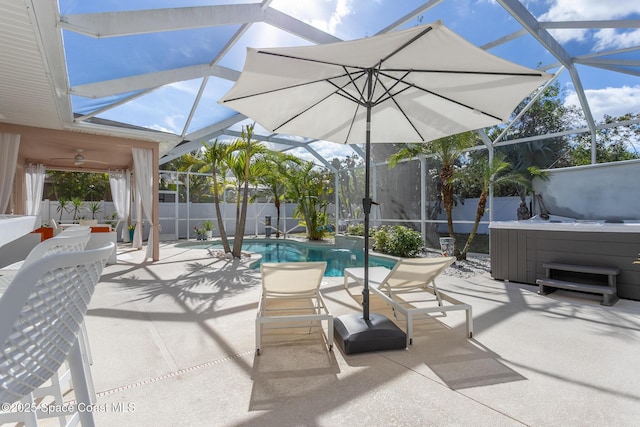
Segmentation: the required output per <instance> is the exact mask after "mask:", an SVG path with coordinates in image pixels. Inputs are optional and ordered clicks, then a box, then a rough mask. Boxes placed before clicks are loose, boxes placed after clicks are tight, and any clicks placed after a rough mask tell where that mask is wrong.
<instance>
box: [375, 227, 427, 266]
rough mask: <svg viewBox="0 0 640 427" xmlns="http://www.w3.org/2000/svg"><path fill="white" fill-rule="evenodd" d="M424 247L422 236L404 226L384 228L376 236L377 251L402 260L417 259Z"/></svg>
mask: <svg viewBox="0 0 640 427" xmlns="http://www.w3.org/2000/svg"><path fill="white" fill-rule="evenodd" d="M423 246H424V243H423V241H422V234H420V233H419V232H417V231H415V230H412V229H410V228H408V227H405V226H403V225H396V226H394V227H392V228H388V227H384V226H383V227H380V229H379V230H377V231H376V232H375V234H374V249H375V250H376V251H378V252H382V253H385V254H389V255H393V256H397V257H401V258H415V257H417V256H418V254H419V253H420V251H421V250H422V247H423Z"/></svg>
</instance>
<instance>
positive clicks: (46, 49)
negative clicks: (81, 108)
mask: <svg viewBox="0 0 640 427" xmlns="http://www.w3.org/2000/svg"><path fill="white" fill-rule="evenodd" d="M26 4H28V5H29V7H27V9H28V11H29V18H30V19H31V22H33V27H34V33H35V35H36V42H37V43H38V46H39V47H40V50H41V52H42V59H43V61H42V62H43V65H44V67H45V69H46V73H47V76H48V79H49V81H50V85H51V88H52V92H53V95H54V96H55V100H56V104H57V107H58V108H57V112H58V118H59V120H60V124H61V126H62V127H64V126H68V125H70V124H72V123H73V109H72V108H71V99H70V98H69V96H68V93H67V88H68V83H67V82H68V81H69V77H68V76H67V64H66V60H65V54H64V48H63V46H64V44H63V42H62V34H61V32H60V31H58V29H57V28H56V26H55V23H56V22H57V21H58V16H59V15H58V7H57V2H42V1H37V0H27V1H26Z"/></svg>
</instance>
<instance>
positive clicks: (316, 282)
mask: <svg viewBox="0 0 640 427" xmlns="http://www.w3.org/2000/svg"><path fill="white" fill-rule="evenodd" d="M326 268H327V263H326V262H289V263H287V262H283V263H262V265H261V266H260V271H261V274H262V295H261V297H260V302H259V304H258V315H257V317H256V352H257V354H260V352H261V350H262V335H263V333H264V330H265V329H276V328H305V330H307V328H308V329H309V333H310V332H311V330H312V328H322V322H323V321H327V346H328V347H329V351H331V349H332V348H333V316H332V315H331V314H330V313H329V310H328V309H327V305H326V304H325V302H324V299H323V298H322V295H321V294H320V283H322V277H323V276H324V271H325V269H326Z"/></svg>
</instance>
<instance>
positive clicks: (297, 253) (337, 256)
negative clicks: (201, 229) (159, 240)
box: [189, 239, 396, 277]
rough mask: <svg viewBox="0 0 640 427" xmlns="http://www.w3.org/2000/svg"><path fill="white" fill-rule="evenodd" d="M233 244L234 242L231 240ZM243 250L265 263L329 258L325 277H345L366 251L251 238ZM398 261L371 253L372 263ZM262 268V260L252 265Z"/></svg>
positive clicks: (209, 245) (216, 247) (203, 246)
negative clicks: (258, 255) (347, 271)
mask: <svg viewBox="0 0 640 427" xmlns="http://www.w3.org/2000/svg"><path fill="white" fill-rule="evenodd" d="M229 244H230V245H231V246H232V247H233V242H232V241H230V243H229ZM189 247H193V248H201V249H213V250H221V249H222V244H220V243H219V242H212V243H201V244H196V245H189ZM242 250H243V251H246V252H254V253H257V254H260V255H262V260H261V261H263V262H300V261H327V269H326V270H325V273H324V275H325V277H340V276H344V269H345V268H350V267H363V266H364V252H363V251H362V250H361V249H340V248H336V247H335V246H332V245H331V246H320V245H313V244H306V243H302V242H294V241H291V240H287V241H282V240H264V239H261V240H250V239H245V240H244V241H243V244H242ZM395 263H396V261H395V260H394V259H392V258H384V257H379V256H373V255H371V256H369V265H370V266H371V267H374V266H382V267H386V268H389V269H391V268H393V266H394V265H395ZM252 267H253V268H256V269H257V268H259V267H260V262H257V263H256V264H255V265H253V266H252Z"/></svg>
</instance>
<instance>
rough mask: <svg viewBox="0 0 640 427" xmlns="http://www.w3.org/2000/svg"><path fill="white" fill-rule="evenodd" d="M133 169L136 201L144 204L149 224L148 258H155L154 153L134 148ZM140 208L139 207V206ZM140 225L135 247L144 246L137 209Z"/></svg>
mask: <svg viewBox="0 0 640 427" xmlns="http://www.w3.org/2000/svg"><path fill="white" fill-rule="evenodd" d="M131 151H132V152H133V167H134V169H135V183H136V199H137V200H139V201H140V203H141V204H142V210H143V211H144V215H145V217H146V218H147V221H148V222H149V239H148V240H147V254H146V257H147V258H152V257H153V244H154V243H153V215H152V214H153V197H154V194H153V191H152V189H153V170H152V169H153V151H152V150H150V149H148V148H132V149H131ZM138 206H139V205H138ZM136 211H137V217H138V223H137V224H136V231H135V233H134V236H133V246H136V247H137V243H138V242H140V247H141V246H142V218H141V214H140V209H136ZM138 239H139V240H138Z"/></svg>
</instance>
